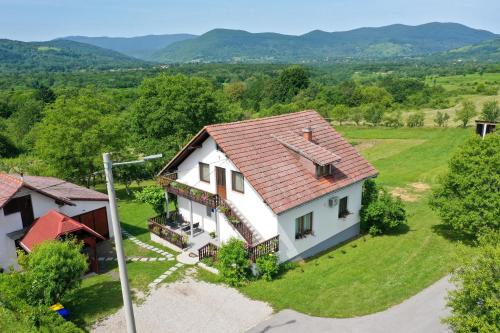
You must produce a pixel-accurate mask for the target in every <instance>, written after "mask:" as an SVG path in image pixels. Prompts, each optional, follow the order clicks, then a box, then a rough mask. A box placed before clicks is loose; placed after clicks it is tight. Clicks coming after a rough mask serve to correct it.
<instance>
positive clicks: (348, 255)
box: [240, 127, 472, 317]
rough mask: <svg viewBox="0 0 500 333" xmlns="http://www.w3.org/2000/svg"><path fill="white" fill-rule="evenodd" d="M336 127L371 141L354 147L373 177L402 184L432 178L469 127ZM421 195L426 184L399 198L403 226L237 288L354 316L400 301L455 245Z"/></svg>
mask: <svg viewBox="0 0 500 333" xmlns="http://www.w3.org/2000/svg"><path fill="white" fill-rule="evenodd" d="M339 130H340V131H341V132H342V133H343V135H345V137H347V138H348V139H349V141H351V142H357V143H358V145H361V144H362V143H363V142H365V140H372V141H373V140H375V141H377V143H376V144H373V145H365V146H366V147H365V149H364V150H363V151H362V153H363V154H364V155H365V156H366V157H367V158H368V159H370V160H371V161H372V162H373V164H374V165H375V167H376V168H377V169H378V170H379V171H380V176H379V178H378V182H379V183H380V184H383V185H384V186H386V187H389V188H395V187H401V188H407V187H409V184H411V183H415V182H423V183H426V184H428V185H430V186H432V185H433V184H435V182H436V179H437V177H438V175H439V174H440V173H442V172H443V171H445V170H446V165H447V160H448V159H449V158H450V156H451V154H452V153H453V151H454V150H455V149H456V148H457V146H458V145H459V144H460V143H462V142H464V140H465V139H466V138H467V137H468V136H469V135H472V134H471V133H472V131H471V130H462V129H429V128H422V129H407V128H402V129H385V128H356V127H343V128H339ZM394 140H396V141H394ZM405 140H406V141H405ZM405 142H406V143H405ZM384 152H385V156H384ZM428 195H429V191H428V190H427V191H424V192H421V193H420V196H419V200H418V201H416V202H407V203H405V205H406V208H407V213H408V220H409V221H408V222H409V228H408V230H401V231H400V232H399V233H395V234H392V235H385V236H381V237H370V236H363V237H360V238H358V239H356V240H354V241H351V242H349V243H346V244H344V245H342V246H340V247H338V248H336V249H333V250H330V251H327V252H326V253H323V254H321V255H319V256H317V257H315V258H312V259H310V260H307V261H306V262H303V263H301V264H300V265H299V266H298V267H297V268H294V269H291V270H289V271H288V272H286V273H284V274H283V275H282V276H281V277H280V278H278V279H276V280H274V281H272V282H266V281H262V280H258V281H254V282H251V283H249V284H248V285H246V286H244V287H242V288H240V290H241V291H242V292H243V293H244V294H246V295H248V296H249V297H251V298H255V299H259V300H263V301H267V302H269V303H270V304H271V305H272V306H273V307H274V308H275V309H276V310H280V309H285V308H291V309H294V310H297V311H300V312H303V313H307V314H311V315H315V316H325V317H351V316H360V315H365V314H368V313H373V312H376V311H381V310H384V309H386V308H388V307H390V306H391V305H394V304H397V303H400V302H401V301H403V300H404V299H406V298H408V297H410V296H412V295H414V294H416V293H417V292H419V291H420V290H422V289H424V288H425V287H427V286H429V285H430V284H432V283H433V282H435V281H436V280H438V279H439V278H441V277H443V276H444V275H446V274H447V273H448V272H449V271H450V269H451V267H452V266H453V262H454V254H455V253H456V250H457V247H459V246H461V245H459V242H456V241H455V239H456V237H454V235H453V234H452V233H451V232H449V231H448V230H446V228H443V226H442V225H440V221H439V219H438V217H437V216H436V214H434V213H433V212H432V211H431V210H430V209H429V207H428V205H427V199H428Z"/></svg>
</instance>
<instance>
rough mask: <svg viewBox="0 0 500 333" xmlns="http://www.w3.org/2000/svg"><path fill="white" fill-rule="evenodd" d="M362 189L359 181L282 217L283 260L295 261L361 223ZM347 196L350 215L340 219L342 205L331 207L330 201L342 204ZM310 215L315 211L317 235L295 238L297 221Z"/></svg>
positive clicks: (280, 219)
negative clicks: (313, 248) (335, 200)
mask: <svg viewBox="0 0 500 333" xmlns="http://www.w3.org/2000/svg"><path fill="white" fill-rule="evenodd" d="M362 187H363V182H358V183H355V184H352V185H349V186H347V187H345V188H343V189H340V190H338V191H336V192H332V193H330V194H328V195H325V196H322V197H321V198H318V199H315V200H313V201H310V202H308V203H306V204H304V205H301V206H297V207H294V208H292V209H290V210H287V211H286V212H284V213H282V214H280V215H279V216H278V221H279V235H280V242H279V244H280V260H281V261H286V260H289V259H292V258H294V257H295V256H297V255H299V254H301V253H302V252H304V251H306V250H308V249H310V248H311V247H313V246H316V245H318V244H319V243H321V242H323V241H325V240H327V239H329V238H331V237H333V236H335V235H336V234H338V233H340V232H342V231H344V230H346V229H347V228H349V227H352V226H354V225H355V224H357V223H359V211H360V209H361V193H362ZM345 196H347V197H348V199H347V209H348V211H349V212H350V213H351V214H349V215H348V216H347V217H345V218H340V219H339V218H338V211H339V203H337V205H335V206H333V207H329V206H328V199H330V198H332V197H337V198H338V200H339V201H340V199H341V198H343V197H345ZM310 212H313V226H312V230H313V233H314V235H308V236H306V237H305V238H301V239H295V219H296V218H298V217H300V216H303V215H305V214H307V213H310Z"/></svg>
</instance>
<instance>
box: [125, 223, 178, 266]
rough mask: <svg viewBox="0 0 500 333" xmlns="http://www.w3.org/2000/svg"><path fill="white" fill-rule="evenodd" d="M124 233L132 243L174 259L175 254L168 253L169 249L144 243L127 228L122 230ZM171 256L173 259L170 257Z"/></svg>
mask: <svg viewBox="0 0 500 333" xmlns="http://www.w3.org/2000/svg"><path fill="white" fill-rule="evenodd" d="M122 233H123V234H124V235H125V236H126V237H127V238H128V239H130V240H131V241H132V243H134V244H135V245H137V246H140V247H142V248H145V249H148V250H150V251H153V252H156V253H158V254H159V255H162V256H164V257H166V258H168V259H169V260H174V255H173V254H171V253H168V252H167V251H164V250H162V249H159V248H157V247H155V246H153V245H149V244H147V243H144V242H143V241H140V240H139V239H137V238H136V237H134V236H132V235H131V234H129V233H128V232H127V231H125V230H122ZM170 258H171V259H170Z"/></svg>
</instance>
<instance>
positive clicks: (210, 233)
mask: <svg viewBox="0 0 500 333" xmlns="http://www.w3.org/2000/svg"><path fill="white" fill-rule="evenodd" d="M208 235H209V236H210V237H211V238H212V239H214V238H215V236H217V234H216V233H215V231H210V232H209V233H208Z"/></svg>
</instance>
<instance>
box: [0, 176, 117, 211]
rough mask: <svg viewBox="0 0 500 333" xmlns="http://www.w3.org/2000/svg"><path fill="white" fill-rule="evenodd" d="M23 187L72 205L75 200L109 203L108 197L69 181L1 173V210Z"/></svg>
mask: <svg viewBox="0 0 500 333" xmlns="http://www.w3.org/2000/svg"><path fill="white" fill-rule="evenodd" d="M21 187H26V188H28V189H31V190H34V191H37V192H39V193H41V194H43V195H46V196H49V197H51V198H54V199H57V200H60V201H62V202H64V203H66V204H70V205H72V204H73V203H72V201H73V200H82V201H107V200H108V196H107V195H106V194H104V193H101V192H97V191H94V190H91V189H88V188H85V187H82V186H78V185H76V184H73V183H69V182H67V181H64V180H61V179H57V178H53V177H40V176H22V177H21V176H20V175H8V174H5V173H0V208H2V207H3V206H4V205H5V204H6V203H7V201H9V200H10V199H11V198H12V197H13V196H14V195H15V194H16V193H17V191H19V189H20V188H21Z"/></svg>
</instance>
